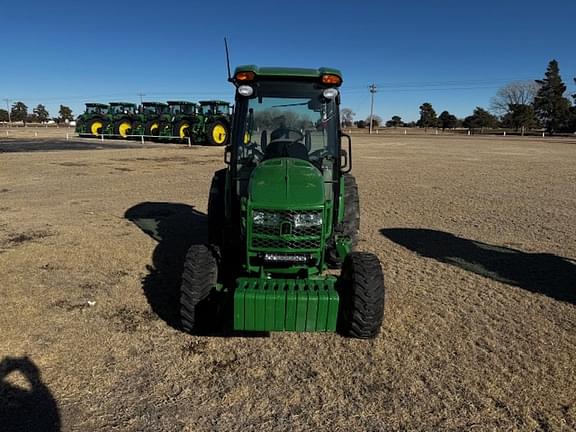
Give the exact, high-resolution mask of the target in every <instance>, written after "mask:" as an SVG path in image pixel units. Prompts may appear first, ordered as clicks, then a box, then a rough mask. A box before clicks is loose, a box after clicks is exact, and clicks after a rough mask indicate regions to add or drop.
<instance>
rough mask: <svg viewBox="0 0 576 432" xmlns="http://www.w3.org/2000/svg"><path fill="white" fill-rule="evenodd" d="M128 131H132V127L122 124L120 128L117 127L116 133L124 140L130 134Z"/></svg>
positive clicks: (125, 123)
mask: <svg viewBox="0 0 576 432" xmlns="http://www.w3.org/2000/svg"><path fill="white" fill-rule="evenodd" d="M130 129H132V125H131V124H130V123H128V122H122V123H120V126H118V133H120V136H121V137H122V138H126V137H127V136H128V133H129V132H130Z"/></svg>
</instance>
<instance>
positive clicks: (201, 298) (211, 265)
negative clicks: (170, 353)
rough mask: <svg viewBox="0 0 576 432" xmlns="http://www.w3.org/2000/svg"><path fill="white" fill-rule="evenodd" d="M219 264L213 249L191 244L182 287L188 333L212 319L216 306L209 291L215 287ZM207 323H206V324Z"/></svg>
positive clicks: (183, 319) (182, 319) (182, 318)
mask: <svg viewBox="0 0 576 432" xmlns="http://www.w3.org/2000/svg"><path fill="white" fill-rule="evenodd" d="M217 280H218V263H217V260H216V254H215V253H214V250H213V249H212V248H210V247H209V246H206V245H201V244H199V245H192V246H190V249H188V253H187V254H186V260H185V262H184V272H183V273H182V285H181V287H180V322H181V325H182V329H183V330H184V331H186V332H188V333H193V332H197V331H198V330H199V328H200V327H201V326H202V321H204V320H206V319H209V318H212V317H213V316H214V315H213V314H212V313H211V312H212V309H213V308H214V307H217V305H214V304H211V301H210V300H211V298H210V294H211V293H212V292H213V290H214V289H215V288H216V282H217ZM204 324H206V323H204Z"/></svg>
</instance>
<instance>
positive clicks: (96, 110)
mask: <svg viewBox="0 0 576 432" xmlns="http://www.w3.org/2000/svg"><path fill="white" fill-rule="evenodd" d="M107 113H108V105H106V104H101V103H87V104H86V111H84V114H81V115H80V116H79V117H78V119H77V120H76V133H77V134H78V135H80V136H99V135H100V134H101V133H102V128H103V127H104V124H105V118H106V114H107Z"/></svg>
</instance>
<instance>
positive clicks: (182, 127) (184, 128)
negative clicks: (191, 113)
mask: <svg viewBox="0 0 576 432" xmlns="http://www.w3.org/2000/svg"><path fill="white" fill-rule="evenodd" d="M191 133H192V123H190V122H189V121H188V120H181V121H179V122H178V123H177V124H176V127H175V128H174V136H176V137H178V138H180V140H182V141H184V140H187V139H188V137H190V136H191Z"/></svg>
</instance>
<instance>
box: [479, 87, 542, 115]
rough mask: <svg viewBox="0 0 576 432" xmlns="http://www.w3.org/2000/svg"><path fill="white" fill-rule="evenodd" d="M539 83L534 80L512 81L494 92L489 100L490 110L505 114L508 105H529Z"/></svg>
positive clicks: (507, 110) (508, 110)
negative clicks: (494, 94)
mask: <svg viewBox="0 0 576 432" xmlns="http://www.w3.org/2000/svg"><path fill="white" fill-rule="evenodd" d="M539 88H540V85H539V84H538V83H537V82H536V81H513V82H511V83H510V84H506V85H505V86H504V87H502V88H501V89H500V90H498V91H497V92H496V96H494V97H493V98H492V100H491V102H490V110H491V111H493V112H495V113H497V114H499V115H505V114H508V113H509V112H510V105H531V104H532V103H533V102H534V98H535V97H536V94H537V93H538V89H539Z"/></svg>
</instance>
